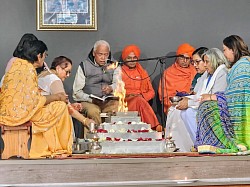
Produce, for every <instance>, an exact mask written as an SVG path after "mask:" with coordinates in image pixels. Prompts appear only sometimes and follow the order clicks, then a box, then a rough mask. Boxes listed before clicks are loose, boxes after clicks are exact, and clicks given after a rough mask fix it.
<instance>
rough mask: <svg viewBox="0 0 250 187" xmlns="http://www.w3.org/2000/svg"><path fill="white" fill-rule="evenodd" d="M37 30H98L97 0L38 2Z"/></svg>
mask: <svg viewBox="0 0 250 187" xmlns="http://www.w3.org/2000/svg"><path fill="white" fill-rule="evenodd" d="M37 30H97V12H96V0H37Z"/></svg>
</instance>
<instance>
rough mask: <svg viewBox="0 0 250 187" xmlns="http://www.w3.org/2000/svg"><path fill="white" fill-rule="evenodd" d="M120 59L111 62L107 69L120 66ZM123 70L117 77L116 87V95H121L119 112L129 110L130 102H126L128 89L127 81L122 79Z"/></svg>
mask: <svg viewBox="0 0 250 187" xmlns="http://www.w3.org/2000/svg"><path fill="white" fill-rule="evenodd" d="M118 64H119V63H118V61H116V62H114V63H111V64H110V65H108V66H107V67H106V69H107V70H108V69H116V68H117V66H118ZM121 74H122V72H121V70H120V71H119V73H118V76H117V77H116V82H117V84H116V89H115V90H114V96H116V97H119V105H118V112H127V111H128V104H127V102H125V97H126V89H125V83H124V82H123V81H122V79H121Z"/></svg>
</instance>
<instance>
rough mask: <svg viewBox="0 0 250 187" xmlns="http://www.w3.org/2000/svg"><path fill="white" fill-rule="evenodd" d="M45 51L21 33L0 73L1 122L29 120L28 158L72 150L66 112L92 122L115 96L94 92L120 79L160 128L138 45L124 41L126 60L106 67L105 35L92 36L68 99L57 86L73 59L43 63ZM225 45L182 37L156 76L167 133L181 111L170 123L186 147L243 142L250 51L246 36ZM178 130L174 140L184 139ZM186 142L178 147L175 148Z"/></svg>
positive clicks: (112, 105) (234, 147)
mask: <svg viewBox="0 0 250 187" xmlns="http://www.w3.org/2000/svg"><path fill="white" fill-rule="evenodd" d="M47 51H48V48H47V46H46V44H45V43H44V42H43V41H41V40H38V39H37V38H36V37H35V36H34V35H33V34H25V35H24V36H23V37H22V38H21V40H20V42H19V44H18V45H17V48H16V49H15V51H14V53H13V58H11V59H10V61H9V62H8V64H7V67H6V70H5V75H4V76H3V78H2V80H1V94H0V124H4V125H7V126H18V125H21V124H23V123H25V122H27V121H31V122H32V142H31V147H30V158H39V157H44V156H54V155H57V154H71V153H72V144H73V139H74V132H73V131H74V130H73V122H72V118H71V117H73V118H75V119H77V120H79V121H80V122H81V123H82V124H83V125H84V126H85V127H86V128H88V127H89V125H90V124H91V123H95V124H100V123H101V121H102V120H101V117H100V114H101V113H114V112H117V111H118V104H119V101H118V100H116V99H108V100H105V101H101V100H99V99H96V98H95V97H92V95H95V96H97V97H104V96H107V95H112V94H114V91H115V89H116V88H117V86H118V82H119V81H120V80H121V81H123V82H124V87H125V90H126V94H125V101H126V102H127V106H128V110H129V111H138V113H139V115H140V116H141V119H142V121H143V122H145V123H148V124H150V125H151V128H152V129H154V130H156V131H159V132H160V131H162V130H163V129H162V125H161V124H160V123H159V121H158V119H157V117H156V115H155V112H154V111H153V109H152V108H151V106H150V104H149V101H150V100H151V99H153V98H154V97H155V91H154V89H153V87H152V84H151V80H150V77H149V75H148V73H147V71H146V70H145V69H144V68H143V67H142V66H141V65H140V63H139V62H138V61H139V59H140V55H141V51H140V48H139V47H138V46H136V45H134V44H132V45H128V46H126V47H125V48H124V49H123V51H122V55H121V59H122V60H123V62H124V63H123V64H122V65H121V66H118V67H115V68H109V67H110V65H112V63H113V61H114V59H113V57H112V54H111V49H110V45H109V43H108V42H107V41H105V40H99V41H97V42H96V43H95V44H94V46H93V48H92V49H91V50H90V52H89V54H88V57H87V58H86V59H85V60H84V61H82V62H81V63H80V65H79V67H78V69H77V72H76V75H75V80H74V83H73V99H74V101H75V103H70V102H69V99H68V95H67V94H66V92H65V89H64V86H63V81H64V80H65V79H66V78H68V77H69V76H70V74H71V70H72V65H73V63H72V61H71V59H69V58H68V57H65V56H59V57H56V58H55V59H54V60H53V62H52V63H51V67H50V68H48V67H47V64H46V63H45V62H44V60H45V58H46V56H47ZM223 51H224V54H223V52H222V51H220V50H219V49H217V48H211V49H207V48H205V47H201V48H198V49H196V50H195V49H194V48H193V47H192V46H191V45H190V44H187V43H184V44H182V45H180V46H179V47H178V49H177V52H176V55H177V57H176V60H175V63H174V64H173V65H172V66H170V67H169V68H167V69H166V70H165V72H164V75H163V78H162V79H161V81H160V84H159V90H158V92H159V97H160V100H161V102H162V103H163V104H164V107H165V108H164V111H165V113H166V114H167V115H168V119H167V124H166V134H168V133H170V131H172V130H173V123H174V121H175V120H176V119H180V118H181V119H182V120H179V122H178V123H177V124H176V127H177V128H178V125H179V124H182V126H181V125H179V127H181V128H182V127H184V128H185V129H187V130H186V132H185V133H186V135H187V137H189V138H190V142H191V143H190V145H188V147H190V148H191V145H194V146H195V147H196V148H198V147H199V146H203V145H211V146H215V147H216V148H217V149H216V151H217V152H222V153H223V152H237V151H245V150H247V149H248V148H249V144H250V137H249V134H248V133H250V127H249V124H248V123H249V119H250V117H248V116H249V115H248V112H249V111H250V109H249V107H248V106H249V105H250V97H249V94H250V92H249V91H248V90H249V89H248V86H249V76H250V69H249V55H250V54H249V51H248V47H247V45H246V44H245V43H244V41H243V40H242V39H241V38H240V37H239V36H235V35H233V36H229V37H227V38H226V39H225V40H224V41H223ZM229 69H231V70H230V71H229ZM162 89H163V90H162ZM180 94H181V99H182V100H181V101H179V103H178V104H177V105H173V103H171V102H170V101H169V98H170V97H173V96H175V95H180ZM174 113H175V114H174ZM178 115H179V116H178ZM196 116H197V117H196ZM248 129H249V130H248ZM173 132H174V131H173ZM184 137H185V136H179V137H178V139H180V140H181V141H184V142H188V141H187V139H185V138H184ZM181 141H180V142H181ZM185 149H186V150H185ZM188 149H189V148H187V147H185V146H184V147H183V149H181V150H183V151H189V150H188Z"/></svg>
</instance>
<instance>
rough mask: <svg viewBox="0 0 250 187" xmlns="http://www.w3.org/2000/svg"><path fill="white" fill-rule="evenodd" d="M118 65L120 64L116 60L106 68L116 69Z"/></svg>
mask: <svg viewBox="0 0 250 187" xmlns="http://www.w3.org/2000/svg"><path fill="white" fill-rule="evenodd" d="M117 66H118V62H117V61H116V62H114V63H112V64H110V65H108V66H107V67H106V69H107V70H108V69H116V68H117Z"/></svg>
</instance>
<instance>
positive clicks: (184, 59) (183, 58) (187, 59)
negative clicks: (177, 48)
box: [179, 56, 192, 61]
mask: <svg viewBox="0 0 250 187" xmlns="http://www.w3.org/2000/svg"><path fill="white" fill-rule="evenodd" d="M179 59H180V60H183V61H191V60H192V58H191V57H186V56H179Z"/></svg>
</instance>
